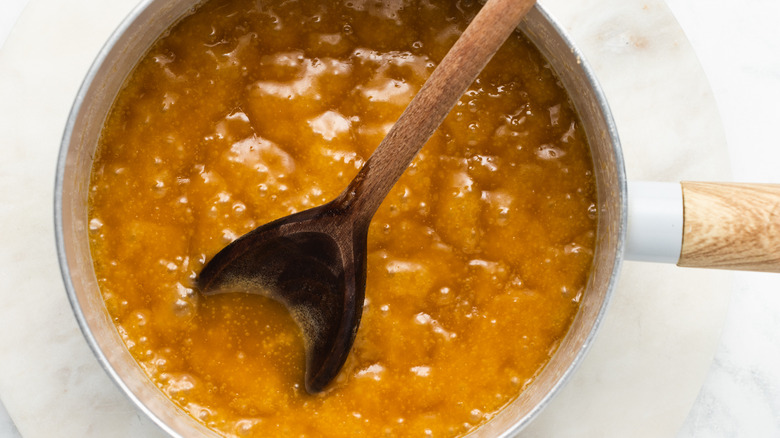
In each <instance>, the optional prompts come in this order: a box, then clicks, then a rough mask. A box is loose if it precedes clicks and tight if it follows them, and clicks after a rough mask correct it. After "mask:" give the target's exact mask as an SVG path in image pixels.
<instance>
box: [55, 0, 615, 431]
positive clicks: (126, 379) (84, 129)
mask: <svg viewBox="0 0 780 438" xmlns="http://www.w3.org/2000/svg"><path fill="white" fill-rule="evenodd" d="M193 6H194V3H193V1H192V0H159V1H155V0H149V1H146V2H143V3H142V4H141V5H140V6H138V7H137V8H136V9H135V10H134V11H133V12H132V13H131V14H130V16H129V17H128V18H127V19H126V20H125V21H124V22H123V24H122V25H121V26H120V27H119V28H118V29H117V31H116V32H115V33H114V34H113V35H112V37H111V38H110V39H109V41H108V43H107V44H106V46H105V47H104V48H103V49H102V50H101V52H100V54H99V55H98V57H97V59H96V61H95V63H94V64H93V66H92V67H91V69H90V70H89V73H88V75H87V77H86V79H85V81H84V83H83V85H82V87H81V89H80V91H79V93H78V95H77V98H76V101H75V103H74V106H73V109H72V111H71V113H70V117H69V119H68V121H67V125H66V130H65V133H64V136H63V140H62V146H61V151H60V157H59V163H58V167H57V179H56V190H55V229H56V240H57V248H58V255H59V259H60V266H61V269H62V274H63V279H64V282H65V285H66V289H67V293H68V296H69V298H70V302H71V305H72V307H73V311H74V313H75V315H76V318H77V320H78V323H79V325H80V327H81V329H82V331H83V333H84V336H85V338H86V339H87V342H88V343H89V345H90V347H91V348H92V350H93V351H94V353H95V356H96V357H97V359H98V361H99V362H100V363H101V365H102V366H103V367H104V368H105V369H106V372H108V374H109V375H110V376H111V378H112V379H113V380H114V381H115V382H116V384H117V385H118V386H119V387H120V389H121V390H122V391H123V392H124V393H125V394H126V395H127V397H128V398H129V399H130V400H132V402H133V403H134V404H135V405H136V406H137V407H138V409H140V410H141V411H142V412H143V413H144V414H145V415H147V416H148V417H149V418H151V419H152V420H153V421H154V422H155V423H157V424H158V425H159V426H160V427H161V428H162V429H163V430H165V431H166V432H167V433H169V434H170V435H172V436H185V437H189V436H214V433H213V432H211V431H209V430H208V429H206V428H205V427H204V426H202V425H201V424H200V423H198V422H196V421H195V420H194V419H192V418H191V417H189V416H188V415H187V414H185V413H184V412H182V411H181V410H179V409H178V408H177V407H176V406H175V405H174V404H173V403H172V402H171V401H170V400H168V399H167V398H166V397H165V396H164V395H163V394H162V393H161V392H160V391H159V390H158V389H157V387H156V386H155V385H154V384H153V383H152V382H151V381H150V380H149V379H148V377H147V376H146V375H145V374H144V372H143V371H142V370H141V369H140V367H139V366H138V365H137V364H136V362H135V361H134V359H133V358H132V356H131V355H130V353H129V352H128V351H127V349H126V347H125V345H124V342H123V341H122V339H121V338H120V336H119V334H118V333H117V330H116V328H115V326H114V324H113V323H112V321H111V320H110V318H109V316H108V313H107V311H106V308H105V305H104V302H103V299H102V297H101V294H100V291H99V289H98V284H97V280H96V278H95V273H94V271H93V264H92V259H91V255H90V249H89V240H88V224H87V215H88V211H87V208H88V207H87V198H88V187H89V179H90V171H91V167H92V158H93V157H94V155H95V150H96V147H97V144H98V137H99V135H100V132H101V129H102V126H103V123H104V121H105V119H106V116H107V114H108V111H109V108H110V107H111V105H112V103H113V101H114V98H115V97H116V95H117V92H118V91H119V89H120V87H121V85H122V83H123V81H124V80H125V78H126V77H127V75H128V74H129V73H130V72H131V70H132V68H133V66H134V65H135V63H136V62H137V61H138V60H139V59H140V58H141V56H142V55H143V54H144V53H145V52H146V50H147V49H148V48H149V47H150V46H151V44H152V42H153V41H154V40H155V39H156V38H157V37H158V36H159V35H160V34H162V33H163V32H164V31H165V30H166V29H167V28H168V27H169V26H170V25H171V24H173V23H175V22H176V21H177V20H178V19H179V18H181V17H182V16H184V15H186V14H187V13H189V12H190V11H191V10H192V9H193ZM521 30H522V31H523V32H524V33H525V34H526V35H527V36H528V37H529V38H530V39H531V40H532V41H533V42H534V43H535V44H536V45H537V47H538V48H539V50H540V51H541V52H542V54H543V55H544V56H545V57H546V58H547V59H548V61H549V62H550V64H551V65H552V67H553V68H554V70H555V71H556V72H557V73H558V75H559V78H560V80H561V81H562V83H563V85H564V86H565V87H566V89H567V90H568V92H569V94H570V96H571V99H572V100H573V103H574V105H575V107H576V109H577V111H578V112H579V116H580V119H581V121H582V123H583V125H584V128H585V132H586V135H587V137H588V141H589V144H590V147H591V150H592V155H593V159H594V165H595V177H596V182H597V190H598V209H599V222H598V235H597V246H596V252H595V259H594V266H593V271H592V273H591V276H590V280H589V283H588V287H587V289H586V292H585V294H584V297H583V300H582V303H581V308H580V311H579V313H578V315H577V317H576V318H575V320H574V322H573V324H572V327H571V329H570V331H569V333H568V334H567V336H566V337H565V338H564V339H563V341H562V342H561V344H560V347H559V348H558V350H557V352H556V353H555V355H554V356H553V358H552V359H551V361H550V362H549V364H548V365H547V366H546V367H545V368H544V369H543V370H542V371H541V372H540V374H539V375H538V376H537V378H536V380H535V381H534V382H533V383H532V384H531V385H530V386H529V387H528V388H527V389H526V391H524V392H523V393H522V394H521V395H520V397H519V398H518V399H517V400H515V401H514V402H513V403H511V404H510V405H509V406H508V407H506V408H505V409H504V410H503V411H501V412H500V413H499V414H498V415H497V416H496V417H494V418H493V419H492V420H491V421H489V422H488V423H487V424H485V425H484V426H483V427H481V428H480V429H479V430H477V431H475V432H474V434H473V435H474V436H512V435H514V434H515V433H517V432H518V431H519V430H520V429H522V428H523V427H524V426H525V425H527V424H528V422H530V421H531V420H532V419H533V417H534V416H535V415H536V414H537V413H538V412H539V411H540V410H541V409H542V408H543V407H544V406H545V405H546V404H547V403H548V402H549V400H550V399H551V397H552V396H553V395H554V394H555V393H556V392H557V391H558V390H559V388H560V387H561V386H562V385H563V383H564V382H565V381H566V380H567V379H568V378H569V377H570V376H571V374H572V372H573V371H574V369H575V368H576V366H577V365H578V364H579V362H580V361H581V360H582V358H583V355H584V354H585V352H586V350H587V349H588V347H589V345H590V344H591V342H592V340H593V337H594V335H595V332H596V330H597V328H598V326H599V323H600V321H601V319H602V317H603V314H604V312H605V309H606V306H607V303H608V301H609V296H610V294H611V291H612V289H613V288H614V286H615V283H616V277H617V273H618V270H619V267H620V263H621V259H622V254H623V240H624V234H625V228H626V182H625V174H624V170H623V159H622V155H621V151H620V145H619V141H618V138H617V132H616V128H615V126H614V122H613V120H612V117H611V115H610V112H609V108H608V106H607V104H606V101H605V99H604V96H603V94H602V92H601V89H600V88H599V85H598V83H597V81H596V79H595V77H594V76H593V73H592V72H591V70H590V69H589V68H588V66H587V64H586V63H585V62H584V59H583V58H582V55H581V53H580V52H579V51H578V50H577V49H576V48H575V47H574V46H573V45H572V43H571V41H570V40H569V39H568V38H567V37H566V36H565V34H564V32H563V31H562V29H561V28H560V27H559V26H558V25H557V24H555V22H554V21H553V20H552V18H551V17H550V16H549V15H548V14H547V13H546V12H545V11H544V10H543V9H542V8H541V7H540V6H536V7H535V8H534V9H533V10H532V11H531V12H530V13H529V15H528V16H527V17H526V19H525V20H524V22H523V23H522V25H521Z"/></svg>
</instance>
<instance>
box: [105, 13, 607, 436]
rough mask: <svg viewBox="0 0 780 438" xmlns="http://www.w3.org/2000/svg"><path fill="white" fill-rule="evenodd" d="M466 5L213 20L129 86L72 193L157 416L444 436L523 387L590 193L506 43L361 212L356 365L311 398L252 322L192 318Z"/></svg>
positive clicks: (272, 316)
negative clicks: (213, 269)
mask: <svg viewBox="0 0 780 438" xmlns="http://www.w3.org/2000/svg"><path fill="white" fill-rule="evenodd" d="M477 8H478V3H477V2H474V1H455V2H451V1H445V0H419V1H413V0H392V1H386V2H385V3H384V4H380V3H377V2H372V1H367V0H351V1H345V2H341V1H333V0H306V1H302V0H293V1H273V0H271V1H263V2H257V1H241V0H236V1H229V0H220V1H211V2H208V3H206V4H205V5H204V6H202V7H201V8H200V9H199V10H198V11H197V12H195V13H194V14H193V15H191V16H189V17H187V18H185V19H184V20H182V21H181V22H180V23H178V24H177V25H176V26H174V27H173V28H172V29H171V30H170V32H169V34H168V35H167V36H165V37H163V38H161V39H160V40H159V41H158V42H157V43H156V44H155V45H154V46H153V47H152V48H151V49H150V51H149V53H148V54H147V55H146V56H145V57H144V59H143V60H142V61H141V62H140V63H139V65H138V66H137V68H136V69H135V71H134V72H133V74H132V75H131V77H130V78H129V79H128V81H127V83H126V86H125V88H124V89H123V91H122V92H121V93H120V95H119V96H118V98H117V100H116V102H115V104H114V107H113V110H112V112H111V115H110V117H109V119H108V121H107V123H106V126H105V129H104V131H103V135H102V139H101V144H100V147H99V150H98V154H97V157H96V160H95V164H94V168H93V174H92V180H91V188H90V238H91V245H92V251H93V256H94V260H95V270H96V273H97V276H98V280H99V283H100V286H101V291H102V293H103V296H104V298H105V302H106V307H107V308H108V311H109V313H110V315H111V317H112V318H113V320H114V321H115V324H116V327H117V330H118V331H119V333H120V334H121V335H122V337H123V338H124V340H125V343H126V345H127V347H128V349H129V351H130V352H131V353H132V355H133V356H134V357H135V358H136V360H137V361H138V363H139V365H140V366H141V367H142V368H143V369H144V370H145V371H146V373H147V374H148V375H149V378H150V379H151V380H152V381H153V382H155V383H156V384H157V385H158V386H159V388H160V390H161V391H163V392H164V393H165V394H166V395H167V396H168V397H170V399H171V400H173V402H174V403H176V404H177V405H178V406H180V407H181V408H182V409H184V410H185V411H187V412H188V413H189V414H190V415H192V416H193V417H194V418H196V419H198V420H199V421H201V422H203V423H204V424H206V425H208V426H210V427H212V428H214V429H215V430H217V431H219V432H220V433H222V434H224V435H226V436H257V437H267V436H315V437H319V436H332V437H352V436H458V435H462V434H464V433H467V432H468V431H470V430H472V429H473V428H474V427H477V426H479V425H480V424H482V423H484V422H485V421H488V420H489V419H490V418H491V417H492V416H493V415H494V414H495V413H496V412H497V411H498V410H500V409H501V407H502V406H505V405H506V404H507V403H508V402H510V401H512V400H513V399H514V398H516V397H517V395H518V394H519V393H520V392H522V391H523V389H524V388H525V387H527V385H528V384H529V383H530V382H531V381H532V380H533V378H534V376H535V375H536V374H537V373H538V372H539V371H540V370H541V369H542V368H543V367H544V365H545V364H546V363H547V361H548V360H549V358H550V356H551V355H552V354H553V353H554V351H555V349H556V347H557V345H558V343H559V342H560V340H561V338H562V337H563V336H564V335H565V334H566V332H567V330H568V328H569V325H570V323H571V321H572V319H573V318H574V315H575V314H576V312H577V309H578V305H579V301H580V298H581V296H582V294H583V293H584V287H585V283H586V281H587V278H588V274H589V271H590V267H591V263H592V253H593V247H594V231H595V227H596V217H595V207H594V206H595V191H594V181H593V175H592V160H591V157H590V154H589V151H588V145H587V143H586V141H585V137H584V134H583V131H582V129H581V127H580V122H579V121H578V119H577V116H576V114H575V112H574V110H573V108H572V106H571V104H570V103H569V100H568V98H567V95H566V93H565V91H564V90H563V89H562V88H561V86H560V85H559V83H558V81H557V79H556V77H555V75H554V73H553V72H552V71H551V69H550V68H549V66H548V65H547V63H546V61H545V60H544V59H543V58H542V57H541V56H540V55H539V53H538V52H537V51H536V50H535V49H534V48H533V46H532V45H531V44H530V43H529V42H528V41H527V40H525V39H524V38H523V37H522V36H520V35H515V36H513V37H511V38H510V40H509V41H508V42H507V43H506V44H505V46H504V47H503V48H502V49H501V51H499V53H498V54H497V55H496V57H495V58H494V60H493V61H492V62H491V64H490V65H489V66H488V68H487V69H486V70H485V71H484V72H483V74H482V75H481V76H480V78H479V79H478V80H477V82H475V83H474V84H473V86H472V87H471V89H470V90H469V91H468V92H467V93H466V95H465V96H464V97H463V98H462V99H461V100H460V102H459V104H458V105H457V106H456V108H455V109H454V110H453V111H452V113H451V114H450V115H449V116H448V118H447V119H446V121H445V123H444V124H443V125H442V127H441V128H440V129H439V130H438V131H437V133H436V134H435V135H434V136H433V138H432V139H431V140H430V141H429V142H428V144H427V145H426V146H425V148H424V149H423V150H422V152H421V153H420V155H419V156H418V157H417V158H416V159H415V161H414V163H413V164H412V166H411V167H410V168H409V169H408V171H407V172H406V173H405V174H404V176H403V177H402V178H401V180H400V181H399V183H398V184H397V185H396V186H395V187H394V189H393V190H392V192H391V193H390V195H389V196H388V198H387V199H386V200H385V202H384V204H383V205H382V206H381V208H380V209H379V211H378V212H377V214H376V216H375V218H374V220H373V222H372V224H371V228H370V230H369V237H368V245H369V248H368V251H369V255H368V284H367V291H366V301H365V307H364V314H363V320H362V324H361V327H360V330H359V332H358V336H357V340H356V343H355V346H354V348H353V350H352V352H351V354H350V357H349V359H348V361H347V364H346V365H345V367H344V369H343V370H342V372H341V374H340V375H339V377H338V378H337V380H336V381H335V382H334V383H333V384H332V386H331V387H330V388H329V389H328V390H327V391H326V392H324V393H323V394H319V395H309V394H307V393H306V392H305V391H304V390H303V385H302V382H303V366H304V355H303V344H302V341H301V338H300V335H299V332H298V330H297V328H296V326H295V324H294V323H293V322H292V320H291V319H290V317H289V315H288V313H287V311H286V310H285V309H284V308H283V307H281V306H280V305H279V304H277V303H275V302H273V301H270V300H268V299H266V298H263V297H260V296H257V295H249V294H227V295H220V296H214V297H210V298H203V297H202V296H200V295H199V294H198V293H197V292H196V291H195V290H194V289H193V284H194V283H193V280H194V279H195V278H196V276H197V274H198V272H199V271H200V269H201V268H202V266H203V264H204V263H205V261H206V260H207V259H208V258H209V257H211V256H213V255H214V254H215V253H216V252H217V251H219V250H220V249H221V248H222V247H223V246H224V245H226V244H227V243H229V242H231V241H232V240H234V239H235V238H236V237H237V236H240V235H241V234H243V233H245V232H247V231H249V230H251V229H252V228H254V227H256V226H258V225H260V224H263V223H265V222H268V221H271V220H273V219H275V218H278V217H281V216H284V215H287V214H290V213H293V212H295V211H300V210H302V209H305V208H308V207H312V206H315V205H319V204H322V203H325V202H327V201H329V200H331V199H332V198H334V197H335V196H336V195H337V194H338V193H339V192H340V191H341V190H342V189H343V188H344V187H345V186H346V185H347V183H348V182H349V181H350V180H351V178H352V177H353V176H354V175H355V174H356V173H357V170H358V169H359V168H360V166H361V165H362V164H363V163H364V162H365V161H366V159H367V158H368V157H369V155H370V154H371V152H372V151H373V149H374V148H375V147H376V145H377V144H379V142H380V140H381V139H382V137H383V136H384V134H385V133H386V132H387V130H388V129H389V127H390V126H391V125H392V123H393V122H394V121H395V119H396V118H397V117H398V115H400V113H401V111H402V110H403V109H404V107H405V105H406V104H407V103H408V102H409V101H410V100H411V98H412V96H413V95H414V93H415V92H416V91H417V90H418V89H419V88H420V86H421V85H422V83H423V82H424V81H425V79H426V77H427V76H428V75H429V74H430V72H431V71H432V69H433V68H434V66H435V65H436V63H437V62H438V61H439V60H440V59H441V58H442V57H443V55H444V53H446V50H447V48H448V47H449V46H450V45H451V44H452V43H453V42H454V40H455V39H456V38H457V36H458V35H459V33H460V32H461V31H462V30H463V29H464V28H465V26H466V24H467V23H468V20H469V19H470V18H471V17H472V16H473V15H474V14H475V12H476V10H477Z"/></svg>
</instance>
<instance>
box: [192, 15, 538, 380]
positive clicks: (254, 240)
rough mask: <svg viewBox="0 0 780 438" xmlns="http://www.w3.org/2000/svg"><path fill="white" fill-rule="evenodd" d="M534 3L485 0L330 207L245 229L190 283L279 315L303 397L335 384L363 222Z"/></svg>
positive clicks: (359, 302)
mask: <svg viewBox="0 0 780 438" xmlns="http://www.w3.org/2000/svg"><path fill="white" fill-rule="evenodd" d="M534 3H535V0H488V2H487V3H486V4H485V5H484V6H483V7H482V9H481V10H480V12H479V13H478V14H477V16H475V17H474V19H473V21H472V22H471V23H470V24H469V26H468V27H467V28H466V30H465V31H464V32H463V34H462V35H461V36H460V38H459V39H458V40H457V41H456V42H455V44H454V45H453V47H452V48H451V49H450V51H449V52H448V53H447V56H445V57H444V59H443V60H442V62H441V63H440V64H439V65H438V66H437V67H436V69H435V70H434V72H433V73H432V74H431V76H430V78H429V79H428V80H427V81H426V82H425V84H424V85H423V87H422V88H421V89H420V91H419V93H418V94H417V95H416V96H415V97H414V99H413V100H412V102H411V103H410V104H409V106H408V107H407V108H406V110H405V111H404V112H403V114H401V117H400V118H399V119H398V121H397V122H396V123H395V125H394V126H393V128H392V129H391V130H390V132H389V133H388V134H387V136H386V137H385V138H384V139H383V140H382V142H381V143H380V144H379V146H378V147H377V149H376V150H375V151H374V153H373V154H372V155H371V157H370V158H369V159H368V161H367V162H366V163H365V165H364V166H363V167H362V168H361V169H360V172H358V174H357V176H356V177H355V179H353V180H352V182H351V183H350V184H349V186H348V187H347V188H346V189H345V190H344V191H343V192H342V193H341V194H340V195H339V196H338V197H337V198H336V199H335V200H333V201H331V202H329V203H327V204H325V205H322V206H319V207H315V208H312V209H309V210H305V211H302V212H299V213H296V214H293V215H290V216H286V217H283V218H280V219H277V220H275V221H273V222H270V223H268V224H265V225H262V226H260V227H258V228H255V229H254V230H252V231H250V232H249V233H247V234H245V235H243V236H241V237H240V238H239V239H237V240H235V241H233V242H232V243H230V244H229V245H228V246H226V247H225V248H224V249H222V250H221V251H220V252H219V253H217V254H216V255H215V256H214V257H213V258H212V259H211V260H209V262H208V263H207V264H206V266H205V267H204V268H203V270H202V271H201V273H200V275H199V276H198V281H197V282H198V287H199V289H200V291H201V292H202V293H204V294H215V293H227V292H248V293H258V294H262V295H265V296H268V297H270V298H272V299H275V300H278V301H280V302H281V303H282V304H284V305H285V306H286V307H287V308H288V310H289V311H290V312H291V314H292V316H293V319H294V320H295V321H296V322H297V323H298V325H299V327H300V328H301V331H302V332H303V338H304V345H305V348H306V376H305V386H306V390H307V391H308V392H310V393H316V392H320V391H322V390H323V389H325V387H326V386H327V385H328V383H330V382H331V381H332V380H333V379H334V378H335V377H336V375H337V374H338V372H339V370H340V369H341V367H342V366H343V365H344V362H345V361H346V359H347V355H348V354H349V350H350V348H351V347H352V344H353V342H354V340H355V335H356V333H357V329H358V326H359V324H360V317H361V314H362V310H363V300H364V295H365V288H366V255H367V246H366V244H367V235H368V226H369V224H370V222H371V218H372V217H373V216H374V213H375V212H376V210H377V209H378V208H379V206H380V204H381V203H382V201H383V200H384V198H385V197H386V196H387V194H388V193H389V192H390V189H391V188H392V187H393V185H395V183H396V181H398V178H400V177H401V175H402V174H403V172H404V170H405V169H406V168H407V167H408V166H409V164H410V163H411V162H412V160H413V159H414V157H415V156H416V155H417V153H418V152H419V151H420V149H421V148H422V147H423V145H424V144H425V142H426V141H428V139H429V138H430V137H431V135H432V134H433V132H434V131H435V130H436V129H437V128H438V127H439V125H440V124H441V122H442V121H443V120H444V118H445V117H446V116H447V114H448V113H449V112H450V110H451V109H452V108H453V107H454V106H455V104H456V103H457V101H458V99H460V97H461V95H462V94H463V93H464V92H465V91H466V89H467V88H468V87H469V85H471V83H472V82H474V79H476V77H477V76H478V75H479V73H480V72H481V71H482V69H483V68H484V67H485V65H486V64H487V63H488V61H490V59H491V58H492V57H493V54H495V52H496V51H497V50H498V49H499V47H501V45H502V44H503V42H504V41H505V40H506V39H507V38H508V37H509V35H511V33H512V32H513V31H514V30H515V29H516V28H517V26H518V24H519V23H520V20H521V19H522V18H523V16H524V15H525V14H526V13H527V12H528V11H529V10H530V9H531V7H533V5H534Z"/></svg>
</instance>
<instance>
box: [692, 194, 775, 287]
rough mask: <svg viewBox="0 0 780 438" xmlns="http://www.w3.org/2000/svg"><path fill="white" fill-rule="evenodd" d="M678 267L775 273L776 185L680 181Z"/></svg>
mask: <svg viewBox="0 0 780 438" xmlns="http://www.w3.org/2000/svg"><path fill="white" fill-rule="evenodd" d="M682 191H683V241H682V251H681V252H680V260H679V262H678V263H677V265H678V266H686V267H698V268H718V269H734V270H742V271H763V272H780V184H740V183H700V182H683V183H682Z"/></svg>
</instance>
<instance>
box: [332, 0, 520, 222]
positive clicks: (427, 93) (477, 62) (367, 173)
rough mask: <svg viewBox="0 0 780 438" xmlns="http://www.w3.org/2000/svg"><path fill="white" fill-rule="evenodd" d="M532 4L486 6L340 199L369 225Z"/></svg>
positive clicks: (503, 1) (512, 0)
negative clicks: (385, 199) (407, 169)
mask: <svg viewBox="0 0 780 438" xmlns="http://www.w3.org/2000/svg"><path fill="white" fill-rule="evenodd" d="M534 3H535V0H488V2H487V3H485V5H484V6H482V9H481V10H480V11H479V13H478V14H477V15H476V17H474V19H473V20H472V22H471V23H470V24H469V26H468V27H467V28H466V30H465V31H464V32H463V34H462V35H461V37H460V38H458V40H457V41H456V42H455V44H454V45H453V46H452V48H451V49H450V51H449V52H448V53H447V55H446V56H445V57H444V59H443V60H442V61H441V63H440V64H439V65H438V66H437V67H436V69H435V70H434V71H433V73H432V74H431V76H430V78H428V80H427V81H426V82H425V84H423V86H422V88H421V89H420V91H419V92H418V93H417V94H416V95H415V97H414V99H412V102H411V103H410V104H409V106H408V107H407V108H406V110H405V111H404V112H403V114H401V117H400V118H399V119H398V121H396V123H395V125H394V126H393V127H392V128H391V129H390V132H389V133H388V134H387V136H386V137H385V138H384V140H382V142H381V143H380V144H379V146H377V149H376V150H375V151H374V153H373V154H372V155H371V157H370V158H369V159H368V161H367V162H366V163H365V164H364V165H363V167H362V168H361V169H360V172H359V173H358V175H357V176H356V177H355V179H354V180H352V182H351V183H350V185H349V186H348V187H347V189H346V190H345V191H344V192H343V193H342V195H341V196H340V197H339V200H340V202H341V204H342V205H343V206H344V207H345V208H346V207H349V208H352V209H353V211H354V212H355V214H356V215H357V217H358V218H361V219H364V220H367V221H370V220H371V217H372V216H373V215H374V212H376V209H377V208H379V205H380V204H381V203H382V201H383V200H384V198H385V196H387V194H388V193H389V192H390V189H391V188H392V187H393V185H395V183H396V181H398V179H399V178H400V177H401V175H402V174H403V172H404V171H405V170H406V168H407V167H408V166H409V164H411V162H412V160H414V157H415V156H416V155H417V153H418V152H419V151H420V149H422V147H423V145H424V144H425V143H426V142H427V141H428V139H429V138H430V137H431V135H433V132H434V131H436V129H437V128H438V127H439V125H440V124H441V123H442V121H444V118H445V117H446V116H447V114H448V113H449V112H450V110H452V108H453V107H454V106H455V103H457V102H458V100H459V99H460V97H461V96H462V95H463V93H464V92H465V91H466V89H467V88H468V87H469V85H471V83H472V82H474V80H475V79H476V78H477V76H478V75H479V73H480V72H481V71H482V69H483V68H484V67H485V65H486V64H487V63H488V61H490V59H491V58H492V57H493V54H495V52H496V51H497V50H498V49H499V48H500V47H501V45H502V44H503V42H504V41H505V40H506V39H507V38H508V37H509V35H511V33H512V32H513V31H514V30H515V29H516V28H517V26H518V24H519V23H520V20H521V19H522V17H523V16H524V15H525V14H526V13H527V12H528V11H529V10H530V9H531V8H532V7H533V5H534Z"/></svg>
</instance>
